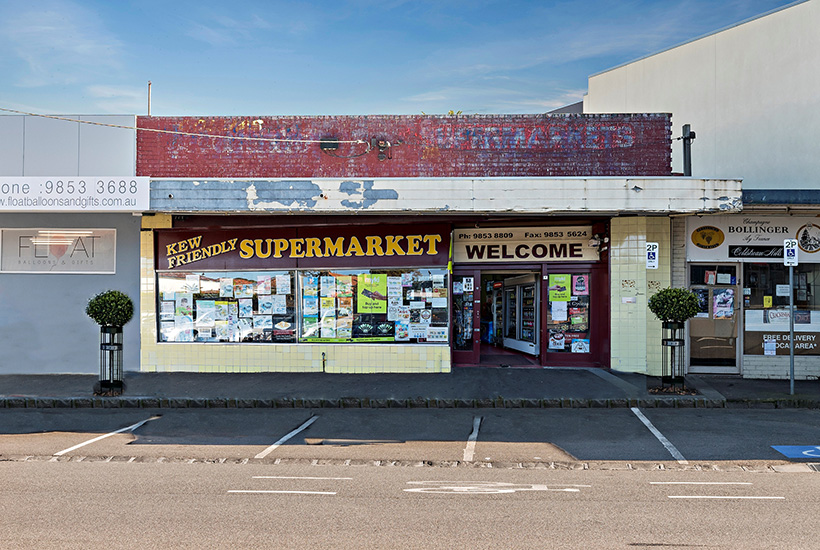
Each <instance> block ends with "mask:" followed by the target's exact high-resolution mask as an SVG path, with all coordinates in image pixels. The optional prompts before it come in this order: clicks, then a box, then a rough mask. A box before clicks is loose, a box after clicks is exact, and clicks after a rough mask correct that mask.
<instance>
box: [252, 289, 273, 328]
mask: <svg viewBox="0 0 820 550" xmlns="http://www.w3.org/2000/svg"><path fill="white" fill-rule="evenodd" d="M257 308H258V310H259V311H258V313H259V314H260V315H270V314H272V313H273V296H259V298H258V299H257ZM253 328H256V324H254V326H253ZM268 328H270V327H268Z"/></svg>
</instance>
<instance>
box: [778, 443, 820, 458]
mask: <svg viewBox="0 0 820 550" xmlns="http://www.w3.org/2000/svg"><path fill="white" fill-rule="evenodd" d="M772 449H774V450H775V451H777V452H778V453H780V454H782V455H784V456H785V457H786V458H820V446H817V447H810V446H806V445H803V446H801V445H772Z"/></svg>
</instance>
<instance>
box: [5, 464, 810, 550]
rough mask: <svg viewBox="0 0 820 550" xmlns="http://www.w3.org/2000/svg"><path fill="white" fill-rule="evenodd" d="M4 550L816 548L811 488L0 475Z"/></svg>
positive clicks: (334, 472)
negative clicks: (190, 549)
mask: <svg viewBox="0 0 820 550" xmlns="http://www.w3.org/2000/svg"><path fill="white" fill-rule="evenodd" d="M0 486H2V487H3V490H2V492H0V540H2V546H3V547H4V548H46V549H50V548H60V549H74V548H77V549H80V548H81V549H95V548H105V549H114V548H141V549H152V548H197V549H199V548H256V547H259V548H261V547H274V548H345V547H349V548H362V549H385V548H426V549H439V548H441V549H445V548H446V549H452V548H479V549H480V548H527V549H530V548H556V549H562V548H596V549H609V548H627V549H629V548H725V549H744V550H745V549H748V548H755V549H764V548H777V549H782V548H794V549H802V548H806V549H809V548H815V547H816V545H817V542H816V540H817V535H818V532H819V531H820V528H818V523H817V521H816V510H817V509H818V505H820V475H817V474H816V473H787V474H784V473H773V472H769V473H759V472H748V471H742V470H735V471H732V472H725V471H721V472H718V471H707V470H701V471H696V470H687V471H680V470H657V469H649V470H640V469H636V470H624V469H622V470H603V469H601V470H560V469H555V470H554V469H549V468H542V469H501V468H487V467H484V468H464V467H448V468H430V467H424V466H420V467H401V466H398V467H395V466H382V467H376V466H358V467H357V466H343V465H338V466H337V465H313V464H309V463H308V464H273V463H246V464H242V463H223V464H208V463H202V462H197V463H190V464H185V463H158V462H152V463H140V462H131V463H128V462H125V463H123V462H102V461H96V462H89V461H84V462H77V461H75V460H72V461H68V462H62V461H57V462H49V461H7V462H0Z"/></svg>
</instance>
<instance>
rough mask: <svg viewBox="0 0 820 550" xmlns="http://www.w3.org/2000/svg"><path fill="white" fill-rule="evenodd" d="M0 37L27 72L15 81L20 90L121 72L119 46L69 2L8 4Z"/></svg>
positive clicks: (86, 12)
mask: <svg viewBox="0 0 820 550" xmlns="http://www.w3.org/2000/svg"><path fill="white" fill-rule="evenodd" d="M0 33H2V36H3V38H4V40H5V42H7V43H8V46H9V49H10V51H11V52H13V54H14V55H15V56H17V57H18V58H19V59H20V60H22V61H23V62H24V64H25V67H26V69H27V70H26V72H25V73H24V74H22V75H20V76H18V78H17V82H16V84H17V85H20V86H26V87H39V86H47V85H54V84H73V83H77V82H82V81H84V80H88V79H90V78H94V77H96V76H98V75H100V74H105V73H109V74H110V73H111V72H112V71H113V72H116V71H118V70H119V69H120V68H121V64H120V50H121V48H122V45H121V42H120V41H119V40H118V39H117V38H116V37H115V36H114V35H113V34H112V33H110V32H108V30H107V29H106V28H105V27H104V25H103V24H102V22H101V21H100V19H99V17H98V16H97V15H96V14H95V13H94V12H92V11H90V10H87V9H86V8H84V7H81V6H79V5H77V4H75V3H73V2H69V1H63V0H46V1H35V2H26V3H20V4H19V5H17V4H14V6H13V7H10V8H8V7H7V8H6V9H4V10H3V13H2V23H0Z"/></svg>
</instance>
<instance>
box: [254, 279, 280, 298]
mask: <svg viewBox="0 0 820 550" xmlns="http://www.w3.org/2000/svg"><path fill="white" fill-rule="evenodd" d="M277 287H278V285H277ZM270 288H271V287H270V276H268V275H257V276H256V293H257V294H270Z"/></svg>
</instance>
